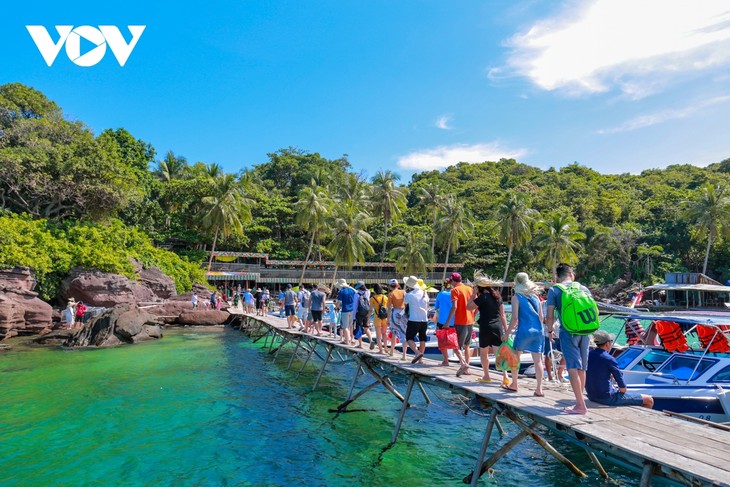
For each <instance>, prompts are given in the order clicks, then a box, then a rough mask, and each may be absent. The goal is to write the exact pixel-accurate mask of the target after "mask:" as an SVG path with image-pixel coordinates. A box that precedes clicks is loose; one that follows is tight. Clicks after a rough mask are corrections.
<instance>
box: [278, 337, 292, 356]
mask: <svg viewBox="0 0 730 487" xmlns="http://www.w3.org/2000/svg"><path fill="white" fill-rule="evenodd" d="M290 341H291V340H289V337H281V343H280V344H279V346H278V347H277V349H276V354H274V362H276V357H278V356H279V352H281V349H282V348H284V345H286V344H287V343H288V342H290Z"/></svg>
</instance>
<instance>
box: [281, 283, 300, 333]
mask: <svg viewBox="0 0 730 487" xmlns="http://www.w3.org/2000/svg"><path fill="white" fill-rule="evenodd" d="M297 303H299V298H297V293H295V292H294V291H292V290H291V284H287V285H286V292H284V314H285V315H286V327H287V328H289V329H291V328H294V318H295V315H296V307H297Z"/></svg>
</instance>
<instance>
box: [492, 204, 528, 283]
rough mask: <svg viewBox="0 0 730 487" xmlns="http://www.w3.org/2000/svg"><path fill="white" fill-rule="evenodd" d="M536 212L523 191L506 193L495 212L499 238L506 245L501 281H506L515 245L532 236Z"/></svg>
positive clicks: (525, 241)
mask: <svg viewBox="0 0 730 487" xmlns="http://www.w3.org/2000/svg"><path fill="white" fill-rule="evenodd" d="M537 215H538V212H537V211H536V210H533V209H532V208H530V201H529V199H528V197H527V195H526V194H525V193H511V194H509V195H507V196H506V197H505V198H504V199H503V200H502V202H501V203H500V205H499V207H497V211H496V212H495V219H496V220H497V224H496V227H497V228H498V229H499V239H500V240H501V242H502V243H503V244H505V245H506V246H507V247H508V251H507V264H506V265H505V266H504V276H503V277H502V281H503V282H506V281H507V273H508V272H509V263H510V260H511V259H512V251H513V250H514V248H515V245H523V244H525V243H527V242H529V241H530V238H532V224H533V222H534V221H535V218H536V217H537Z"/></svg>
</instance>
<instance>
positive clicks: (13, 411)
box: [0, 330, 637, 486]
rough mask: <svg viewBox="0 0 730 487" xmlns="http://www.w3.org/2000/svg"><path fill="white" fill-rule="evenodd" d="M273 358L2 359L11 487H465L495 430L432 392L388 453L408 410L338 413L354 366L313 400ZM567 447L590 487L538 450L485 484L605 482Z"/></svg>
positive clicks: (372, 398) (235, 347) (248, 352)
mask: <svg viewBox="0 0 730 487" xmlns="http://www.w3.org/2000/svg"><path fill="white" fill-rule="evenodd" d="M261 346H262V344H261V343H257V344H252V343H251V342H250V341H249V340H247V339H246V338H245V337H243V336H242V335H241V334H240V333H238V332H235V331H232V330H224V331H204V332H194V333H191V332H190V331H189V330H184V331H183V330H169V331H167V332H166V334H165V338H164V339H163V340H160V341H158V342H149V343H144V344H139V345H134V346H126V347H120V348H116V349H108V350H89V351H82V352H73V353H69V352H64V351H62V350H58V349H33V350H30V351H25V350H16V351H11V352H9V353H5V354H3V355H0V388H1V389H2V396H1V397H2V403H3V404H2V408H0V439H1V440H2V441H0V484H2V485H23V486H25V485H52V484H54V485H109V484H123V485H301V484H307V485H344V484H347V485H348V486H353V485H368V486H370V485H375V486H379V485H383V486H384V485H389V486H390V485H418V486H422V485H455V484H459V483H460V481H461V478H463V477H464V476H465V475H466V474H467V473H468V472H469V471H470V470H471V468H472V467H473V463H474V459H475V456H476V454H477V452H478V448H479V444H480V441H481V436H482V434H483V430H484V427H485V424H486V419H485V417H484V416H483V412H479V411H477V412H470V411H469V410H468V409H467V405H466V404H465V403H464V401H463V399H461V397H460V396H454V395H451V394H448V393H446V392H445V391H443V390H441V389H436V388H432V387H429V388H427V391H428V394H429V395H430V397H431V399H432V400H433V403H432V404H431V405H429V406H428V407H426V405H425V402H424V401H423V399H422V398H421V397H416V398H415V400H414V402H415V404H414V407H413V408H412V409H411V410H409V411H408V413H407V415H406V420H405V422H404V425H403V428H402V429H401V433H400V436H399V441H398V442H397V443H396V444H395V445H394V446H393V447H392V448H389V449H386V450H384V447H385V446H387V445H388V443H389V441H390V436H391V434H392V429H393V426H394V424H395V420H396V418H397V415H398V411H399V406H400V403H399V402H398V401H397V400H395V399H394V398H392V396H390V395H389V394H388V393H386V392H383V391H381V390H377V389H376V390H374V391H372V392H369V393H368V394H366V395H365V396H364V397H363V398H361V399H359V400H358V401H357V402H356V403H354V404H353V409H359V410H361V411H358V412H350V413H347V414H339V415H337V414H333V413H330V412H329V410H330V409H332V408H336V407H337V405H339V404H340V403H341V402H342V401H343V400H344V397H345V396H346V395H347V391H348V387H349V383H350V381H351V377H352V375H351V374H352V367H353V365H352V364H345V365H337V366H332V367H331V368H328V372H327V373H326V374H325V375H324V377H323V379H322V381H321V383H320V386H319V388H318V389H317V390H316V391H315V392H311V390H310V389H311V385H312V382H313V380H314V376H315V374H316V372H317V370H318V369H317V366H318V365H319V363H313V364H311V365H308V366H307V368H306V369H305V370H304V373H303V374H302V375H301V376H297V374H296V372H292V371H287V370H286V365H287V362H288V355H287V358H286V360H284V359H282V358H281V357H280V358H279V361H278V362H277V363H275V364H272V356H271V355H269V354H268V353H266V352H265V351H264V350H262V349H261ZM296 363H297V362H295V364H296ZM300 366H301V362H299V364H298V365H296V366H294V367H292V370H299V367H300ZM395 382H396V386H397V387H398V388H399V389H401V390H404V389H405V385H404V384H403V383H402V382H401V381H398V380H396V381H395ZM368 383H369V379H367V378H362V379H361V382H360V384H359V385H360V386H361V387H362V386H365V385H367V384H368ZM465 412H468V414H465ZM505 423H506V422H505ZM505 426H506V429H507V433H508V436H510V435H514V434H515V433H516V431H515V430H514V428H512V427H511V426H510V425H507V424H505ZM506 440H507V438H505V439H501V440H500V442H504V441H506ZM555 444H556V446H557V447H558V448H559V449H560V450H561V451H563V452H564V453H566V454H568V456H570V457H571V458H573V459H574V460H576V463H577V464H578V465H579V467H580V468H582V469H583V470H584V471H586V472H587V473H588V474H589V478H588V479H585V480H583V481H578V480H577V479H573V478H571V477H570V474H569V472H568V471H567V470H566V469H565V467H563V466H562V465H561V464H559V463H557V462H556V461H554V460H553V458H552V457H550V456H549V455H548V454H547V453H545V452H544V451H543V450H542V449H541V448H540V447H538V446H537V445H536V444H535V443H533V442H530V441H526V442H524V443H522V444H521V445H520V446H518V448H517V449H515V450H514V451H513V452H512V453H510V454H509V455H507V457H505V458H504V459H503V460H501V461H500V462H499V463H498V464H497V465H496V468H495V472H494V478H492V479H485V480H483V482H482V484H481V485H555V486H559V485H565V484H566V481H567V480H568V479H569V481H570V482H571V483H575V484H582V485H594V484H596V483H597V482H598V481H599V480H598V477H597V475H596V473H595V470H593V468H592V467H591V465H590V462H589V460H588V458H587V457H586V456H585V454H584V453H583V452H582V451H581V450H579V449H576V448H575V447H573V446H571V445H561V444H560V441H559V440H557V439H556V440H555ZM611 473H612V475H614V476H617V477H618V478H619V479H622V480H623V481H625V482H626V483H627V484H634V483H636V481H637V477H635V476H633V475H632V476H624V475H622V474H621V471H620V469H618V468H614V469H613V472H611Z"/></svg>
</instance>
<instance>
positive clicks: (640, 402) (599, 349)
mask: <svg viewBox="0 0 730 487" xmlns="http://www.w3.org/2000/svg"><path fill="white" fill-rule="evenodd" d="M614 340H616V335H614V334H613V333H608V332H607V331H605V330H598V331H596V332H595V333H594V334H593V341H594V342H595V343H596V348H594V349H593V350H591V351H590V353H589V354H588V370H587V372H586V392H587V393H588V399H590V400H591V401H593V402H597V403H598V404H605V405H606V406H644V407H645V408H649V409H651V408H652V407H654V399H653V398H652V397H651V396H647V395H645V394H636V393H631V392H627V389H626V383H625V382H624V377H623V374H622V373H621V369H619V368H618V362H617V361H616V359H615V358H614V357H613V356H611V354H610V353H608V352H609V351H610V350H611V345H612V344H613V342H614ZM611 377H613V379H614V380H615V381H616V383H617V384H618V390H617V389H615V388H614V387H613V385H612V384H611Z"/></svg>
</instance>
